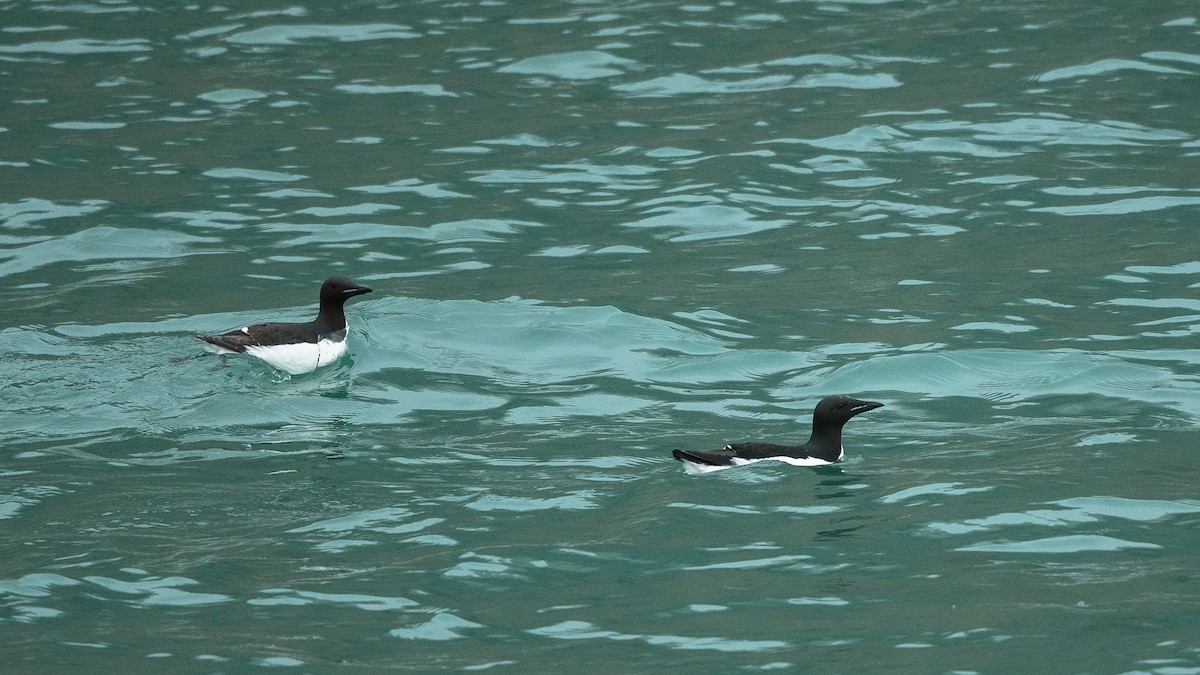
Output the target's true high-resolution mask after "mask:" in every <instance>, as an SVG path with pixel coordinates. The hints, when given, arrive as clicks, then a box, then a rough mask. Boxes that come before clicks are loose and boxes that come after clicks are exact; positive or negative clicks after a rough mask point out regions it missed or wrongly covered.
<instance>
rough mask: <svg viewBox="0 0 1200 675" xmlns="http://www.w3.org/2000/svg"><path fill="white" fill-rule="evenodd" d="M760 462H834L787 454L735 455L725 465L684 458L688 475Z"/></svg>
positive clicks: (812, 463) (801, 464)
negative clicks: (770, 455)
mask: <svg viewBox="0 0 1200 675" xmlns="http://www.w3.org/2000/svg"><path fill="white" fill-rule="evenodd" d="M841 458H842V455H841V454H839V455H838V459H841ZM759 462H783V463H784V464H791V465H792V466H823V465H825V464H832V463H833V462H829V461H826V460H824V459H820V458H817V457H788V456H786V455H780V456H778V457H762V458H760V459H743V458H741V457H734V458H733V459H731V460H730V463H729V464H726V465H725V466H713V465H711V464H698V463H696V462H689V461H687V460H684V462H683V471H684V473H687V474H688V475H696V474H702V473H712V472H714V471H724V470H725V469H732V468H734V467H738V466H746V465H748V464H757V463H759Z"/></svg>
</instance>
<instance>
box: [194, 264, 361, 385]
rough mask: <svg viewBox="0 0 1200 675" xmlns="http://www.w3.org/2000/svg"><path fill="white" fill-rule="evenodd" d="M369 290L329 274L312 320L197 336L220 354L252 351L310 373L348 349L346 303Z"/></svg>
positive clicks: (281, 367) (286, 368) (287, 369)
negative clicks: (344, 306) (315, 315)
mask: <svg viewBox="0 0 1200 675" xmlns="http://www.w3.org/2000/svg"><path fill="white" fill-rule="evenodd" d="M370 292H371V289H369V288H367V287H366V286H360V285H358V284H356V283H354V282H353V281H350V280H349V279H347V278H346V277H329V278H328V279H326V280H325V283H323V284H321V309H320V311H318V312H317V318H315V319H313V320H312V321H309V322H306V323H259V324H255V325H253V326H244V327H242V328H238V329H237V330H232V331H229V332H228V333H222V334H220V335H197V336H196V337H198V338H200V339H201V340H204V341H205V342H207V343H208V344H207V345H205V347H206V348H207V349H208V350H209V351H212V352H216V353H218V354H230V353H234V352H237V353H244V354H249V355H250V356H255V357H258V358H260V359H262V360H263V361H266V362H267V363H269V364H271V365H272V366H274V367H276V368H278V369H279V370H282V371H284V372H287V373H291V374H292V375H301V374H303V373H311V372H312V371H314V370H316V369H317V368H318V367H320V366H327V365H329V364H330V363H333V362H334V361H336V360H337V359H338V357H340V356H341V355H342V354H344V353H345V351H346V334H347V333H348V332H349V331H350V329H349V327H347V326H346V312H345V310H344V308H343V305H345V304H346V301H347V300H349V299H350V298H352V297H354V296H356V295H362V294H363V293H370Z"/></svg>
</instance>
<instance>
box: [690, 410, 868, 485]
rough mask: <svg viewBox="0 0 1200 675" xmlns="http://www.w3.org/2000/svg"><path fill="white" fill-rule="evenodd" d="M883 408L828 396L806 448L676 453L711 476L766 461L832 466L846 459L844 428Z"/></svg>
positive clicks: (746, 446)
mask: <svg viewBox="0 0 1200 675" xmlns="http://www.w3.org/2000/svg"><path fill="white" fill-rule="evenodd" d="M880 407H883V404H882V403H876V402H874V401H860V400H858V399H856V398H850V397H849V396H841V395H838V396H826V397H825V398H823V399H821V402H820V403H818V404H817V407H816V409H815V410H813V430H812V436H811V437H810V438H809V439H808V442H807V443H805V444H804V445H776V444H774V443H730V444H729V445H726V446H725V447H724V448H722V449H720V450H712V451H693V450H672V451H671V454H672V455H674V456H675V459H677V460H679V461H681V462H683V468H684V470H685V471H687V472H688V473H707V472H709V471H719V470H721V469H728V468H730V467H735V466H744V465H746V464H753V463H754V462H761V461H765V460H775V461H779V462H785V463H787V464H792V465H794V466H820V465H822V464H832V463H833V462H837V461H839V460H841V459H842V457H844V456H845V451H844V450H843V449H842V426H843V425H844V424H846V422H849V421H850V418H851V417H854V416H855V415H860V414H862V413H865V412H867V411H868V410H874V409H876V408H880Z"/></svg>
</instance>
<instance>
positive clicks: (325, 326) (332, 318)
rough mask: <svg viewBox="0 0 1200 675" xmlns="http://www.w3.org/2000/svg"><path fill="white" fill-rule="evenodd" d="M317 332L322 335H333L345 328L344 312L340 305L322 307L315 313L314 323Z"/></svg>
mask: <svg viewBox="0 0 1200 675" xmlns="http://www.w3.org/2000/svg"><path fill="white" fill-rule="evenodd" d="M314 323H316V324H317V330H318V331H320V332H321V333H322V334H325V333H335V332H337V331H339V330H344V329H345V328H346V311H345V308H344V307H343V305H342V303H340V302H339V303H334V304H332V305H322V306H321V311H320V312H318V313H317V318H316V321H315V322H314Z"/></svg>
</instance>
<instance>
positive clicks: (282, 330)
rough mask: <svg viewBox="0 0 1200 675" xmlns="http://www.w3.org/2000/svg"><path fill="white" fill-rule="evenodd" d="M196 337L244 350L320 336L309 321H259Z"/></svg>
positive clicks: (227, 347) (229, 347) (210, 342)
mask: <svg viewBox="0 0 1200 675" xmlns="http://www.w3.org/2000/svg"><path fill="white" fill-rule="evenodd" d="M196 337H198V338H200V339H201V340H204V341H205V342H207V343H209V344H212V345H216V346H218V347H222V348H224V349H228V350H230V351H235V352H244V351H246V347H256V346H261V345H278V344H291V343H296V342H312V343H316V342H317V341H318V340H319V339H320V337H321V336H320V334H319V332H318V331H317V328H316V326H315V325H313V323H312V322H311V321H310V322H307V323H259V324H255V325H253V326H247V327H246V328H239V329H237V330H231V331H229V332H228V333H221V334H220V335H197V336H196Z"/></svg>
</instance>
